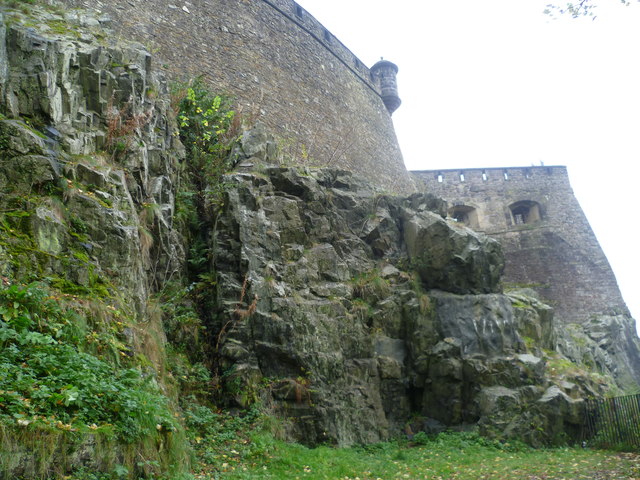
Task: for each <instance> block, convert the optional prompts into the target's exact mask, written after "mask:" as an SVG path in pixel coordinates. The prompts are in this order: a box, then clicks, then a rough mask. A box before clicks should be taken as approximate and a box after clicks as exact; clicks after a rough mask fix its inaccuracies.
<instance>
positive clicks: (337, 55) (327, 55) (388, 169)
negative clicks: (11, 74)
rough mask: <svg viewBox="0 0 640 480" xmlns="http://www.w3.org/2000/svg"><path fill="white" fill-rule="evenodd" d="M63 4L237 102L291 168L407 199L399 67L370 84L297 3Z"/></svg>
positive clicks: (84, 0) (80, 0) (365, 71)
mask: <svg viewBox="0 0 640 480" xmlns="http://www.w3.org/2000/svg"><path fill="white" fill-rule="evenodd" d="M61 1H62V3H64V4H66V5H68V6H72V7H82V8H87V9H93V10H99V11H101V12H103V13H107V14H108V15H109V16H110V17H111V18H112V19H113V22H112V26H113V28H114V29H115V30H116V31H117V32H118V33H119V34H121V35H123V36H126V37H128V38H131V39H134V40H138V41H140V42H142V43H143V44H145V45H147V46H148V47H149V48H150V49H151V50H152V51H153V53H154V63H155V65H156V66H161V67H162V69H163V70H164V71H165V72H166V73H167V74H168V75H169V76H171V77H173V78H174V79H179V80H185V79H188V78H194V77H197V76H202V77H203V78H204V79H205V81H206V82H207V83H209V84H210V85H211V87H212V88H213V89H215V90H216V91H218V92H220V93H226V94H228V95H231V96H233V97H235V98H236V99H237V103H238V110H239V111H240V112H241V113H244V114H247V115H248V116H249V117H251V118H253V119H255V120H259V121H261V122H262V123H265V124H266V125H267V127H268V128H269V129H270V130H272V131H273V132H274V133H275V134H277V135H278V136H280V137H281V138H282V140H283V144H285V145H286V146H288V147H287V148H288V149H289V150H290V151H289V152H285V153H288V154H289V155H290V156H291V157H293V158H292V161H293V162H294V163H299V164H307V165H312V166H319V167H322V166H333V167H341V168H345V169H347V170H351V171H352V172H355V173H358V174H360V175H361V176H363V177H364V178H366V179H368V180H369V181H371V182H372V183H373V184H376V185H379V186H381V187H383V188H385V189H386V190H389V191H391V192H397V193H407V192H411V191H414V184H413V181H412V178H411V176H410V175H409V173H408V172H407V170H406V168H405V166H404V162H403V159H402V153H401V151H400V147H399V145H398V141H397V138H396V135H395V130H394V127H393V123H392V121H391V116H390V112H392V111H393V108H394V107H397V106H398V105H399V102H400V100H399V97H398V96H397V87H396V80H395V73H396V72H397V67H396V68H395V70H393V68H391V69H389V68H385V69H383V70H384V71H379V72H378V73H379V74H378V75H372V71H371V70H370V69H369V68H368V67H367V66H366V65H364V64H363V63H362V62H361V61H360V60H359V59H358V57H356V56H355V55H354V54H353V53H352V52H351V51H350V50H349V49H348V48H347V47H346V46H345V45H344V44H343V43H342V42H340V40H339V39H338V38H336V37H335V36H334V35H333V34H332V33H331V32H330V31H329V30H328V29H327V28H325V27H324V26H323V25H322V24H321V23H320V22H319V21H318V20H316V19H315V18H314V17H313V15H311V14H310V13H309V12H307V11H306V10H305V9H304V8H302V7H301V6H300V5H298V4H297V3H296V2H295V1H293V0H250V1H247V0H190V1H188V2H187V1H184V2H179V3H175V4H173V3H172V2H166V1H165V0H144V1H142V0H109V1H105V0H103V1H100V0H61ZM387 63H389V64H391V62H387ZM391 65H393V64H391ZM383 90H384V95H383Z"/></svg>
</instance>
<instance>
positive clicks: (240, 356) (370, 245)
mask: <svg viewBox="0 0 640 480" xmlns="http://www.w3.org/2000/svg"><path fill="white" fill-rule="evenodd" d="M227 182H228V183H229V184H230V185H232V187H231V188H230V189H229V191H228V192H227V199H226V202H225V210H224V211H223V212H222V213H221V215H220V217H219V219H218V222H217V225H216V229H215V232H214V238H215V252H216V253H215V255H216V256H215V258H214V269H215V271H216V273H217V276H218V284H217V292H216V295H217V299H218V305H220V306H221V308H220V310H219V311H218V312H217V314H218V322H219V323H220V326H221V325H222V324H225V323H228V322H231V323H232V324H233V328H232V329H231V330H230V332H229V334H228V336H227V338H226V341H225V342H223V343H222V345H221V348H220V352H219V353H220V355H221V357H222V365H221V366H222V368H223V370H224V371H225V375H224V377H225V378H226V379H227V381H228V382H230V383H232V384H233V385H234V387H235V388H236V389H237V390H239V391H241V392H242V395H239V396H238V400H239V401H240V402H244V401H246V399H248V398H251V397H252V396H253V397H255V396H256V395H258V391H259V390H260V385H264V384H265V383H266V384H267V385H268V386H269V387H268V388H267V390H268V393H267V397H268V399H269V402H271V404H272V405H273V407H274V409H275V410H276V412H278V413H279V414H280V415H282V416H283V417H284V418H286V419H288V420H289V421H290V422H289V433H290V434H291V435H292V436H293V437H294V438H297V439H298V440H301V441H304V442H307V443H310V444H314V443H319V442H332V443H337V444H343V445H344V444H354V443H366V442H373V441H379V440H383V439H386V438H389V437H390V436H392V435H395V434H398V433H399V432H401V431H403V428H404V426H405V424H406V422H408V420H409V418H411V417H412V415H414V416H415V415H416V414H418V415H420V416H422V417H423V418H425V419H427V420H426V421H425V422H426V423H424V422H423V423H421V422H420V421H418V422H417V424H416V425H414V427H415V428H422V427H421V426H420V425H425V424H427V423H429V422H431V423H434V422H435V423H434V424H438V425H440V424H443V425H449V426H451V425H471V424H479V425H480V426H481V428H482V429H483V431H484V432H485V433H488V434H493V435H507V436H512V437H516V436H517V437H522V438H526V439H527V440H528V441H530V442H531V443H534V444H544V443H550V442H554V441H559V440H560V439H561V438H562V432H564V431H565V430H567V431H570V432H575V431H577V429H578V428H579V424H580V421H581V419H580V418H579V415H577V413H576V412H578V410H579V408H580V405H581V402H582V400H581V398H583V397H585V396H587V395H599V394H601V392H602V391H603V389H604V388H605V387H604V386H603V385H601V384H599V383H598V382H597V381H595V380H593V379H591V378H590V377H589V376H588V375H586V376H585V375H582V373H578V371H577V370H576V371H575V372H573V371H571V372H567V371H563V374H562V375H556V374H555V373H553V372H551V371H550V365H551V364H552V363H551V362H552V361H553V362H555V363H553V365H556V364H559V363H561V361H562V362H566V363H569V364H571V362H570V361H569V360H567V359H566V358H565V357H561V356H560V354H558V353H556V352H554V348H555V344H556V341H557V339H556V337H557V334H558V333H557V332H556V330H555V329H554V325H553V314H552V310H551V309H550V308H549V307H548V306H546V305H544V304H542V303H541V302H539V301H538V300H536V299H535V298H532V297H530V296H529V295H527V292H526V291H522V292H514V293H513V294H510V295H504V294H502V293H499V284H498V279H499V273H500V269H501V268H502V257H501V252H500V247H499V245H498V244H497V243H496V242H494V241H492V240H489V239H487V238H486V237H484V236H482V235H480V234H477V233H475V232H473V231H471V230H469V229H466V228H464V227H461V226H460V225H458V224H453V223H449V222H447V221H445V220H444V219H443V218H442V216H441V213H442V209H441V204H440V203H439V202H438V201H435V200H434V199H433V197H429V196H425V195H422V196H421V195H413V196H411V197H409V198H400V197H390V196H386V195H382V194H380V193H379V192H376V191H375V190H373V189H372V188H371V187H369V186H368V185H367V184H365V183H363V182H361V181H360V180H359V179H357V178H356V177H354V176H352V175H351V174H350V173H348V172H344V171H337V170H295V169H286V168H280V167H270V166H264V167H262V168H258V169H257V170H255V171H254V172H242V173H235V174H231V175H229V176H228V177H227ZM442 259H444V260H442ZM243 291H244V295H242V292H243ZM490 292H493V293H490ZM252 299H253V300H254V301H255V306H256V311H255V313H253V314H252V315H247V316H238V315H237V312H238V311H239V310H243V309H244V311H246V309H247V306H248V304H249V302H250V301H251V300H252ZM563 365H564V364H563ZM554 372H555V370H554ZM580 375H582V376H580ZM577 377H580V378H577ZM569 380H571V381H569ZM532 425H533V427H532ZM412 428H413V427H412Z"/></svg>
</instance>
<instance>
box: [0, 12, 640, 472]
mask: <svg viewBox="0 0 640 480" xmlns="http://www.w3.org/2000/svg"><path fill="white" fill-rule="evenodd" d="M50 20H51V19H48V17H47V16H46V15H45V16H44V17H43V18H42V22H41V23H40V26H39V28H38V29H35V28H24V27H20V26H19V25H18V24H17V23H16V24H12V26H11V27H7V28H3V29H0V93H1V94H2V99H3V112H4V113H3V116H2V117H1V118H0V153H1V155H0V193H1V195H0V235H1V238H0V240H1V241H0V281H1V282H2V283H3V285H4V284H11V283H19V282H22V281H28V280H30V279H33V278H36V279H38V280H41V281H43V282H45V283H46V284H47V285H48V286H50V287H51V288H52V289H55V290H56V291H58V292H61V293H62V294H65V295H70V296H72V297H73V296H74V295H83V294H87V293H88V294H90V296H91V297H92V298H91V300H95V302H94V303H93V306H95V305H98V306H99V307H100V308H102V310H101V312H102V313H101V314H100V315H97V317H100V318H98V320H95V323H100V321H99V320H104V322H106V323H109V322H110V325H111V324H114V325H118V324H121V323H122V322H121V320H123V319H125V317H126V321H127V322H128V323H127V327H126V328H121V327H118V328H120V329H118V328H116V327H114V328H115V330H114V331H115V333H114V334H113V339H114V340H115V342H114V344H115V345H116V347H118V348H120V350H117V349H116V355H117V356H118V357H120V356H123V357H129V356H131V357H135V356H136V354H137V353H141V354H144V349H145V344H147V343H148V344H152V343H153V342H154V341H155V342H156V349H155V351H154V352H153V355H149V356H148V361H147V363H146V364H145V365H144V366H143V365H141V364H140V365H136V368H140V370H141V371H142V370H143V371H144V372H145V375H146V376H148V377H149V378H153V379H156V378H157V379H159V378H160V375H159V374H158V372H160V371H162V369H163V368H165V365H164V363H163V362H164V360H163V359H164V357H163V355H162V352H163V348H164V344H163V341H164V334H163V332H162V330H161V327H160V326H159V325H158V323H159V322H158V321H157V317H158V315H155V316H154V314H153V309H152V308H149V301H150V292H153V291H155V290H157V289H160V288H161V287H162V286H163V285H165V283H166V282H167V281H168V280H169V279H170V278H172V277H173V278H179V277H181V275H183V273H184V270H185V269H186V267H185V263H186V260H185V253H184V252H185V250H186V248H187V246H186V245H185V244H184V239H183V238H182V237H181V236H180V235H179V234H178V233H177V232H176V230H175V228H174V223H176V222H177V212H176V202H175V199H176V194H177V179H178V171H179V159H180V158H181V154H182V148H181V145H180V144H179V142H177V141H176V140H174V139H175V136H174V133H175V124H174V120H173V119H172V113H171V111H170V108H169V102H168V100H167V96H166V85H165V84H164V82H163V81H162V79H160V78H157V77H155V76H154V75H153V74H152V73H151V72H150V70H149V55H148V54H147V53H146V51H145V50H144V49H143V48H142V47H140V46H139V45H135V44H130V45H125V46H118V47H116V46H115V45H111V44H110V43H109V42H108V41H106V40H105V39H104V38H103V37H100V36H97V33H96V32H94V30H93V29H94V28H95V27H96V26H97V25H98V24H99V21H98V20H95V19H91V18H85V17H82V16H81V15H79V14H77V13H72V14H69V15H68V18H67V19H66V20H65V21H66V22H71V24H72V25H74V27H73V28H74V30H73V32H74V36H75V39H74V40H69V38H68V35H62V34H58V33H56V31H55V30H57V29H59V23H56V22H54V21H50ZM54 20H55V19H54ZM65 25H66V23H65ZM54 27H56V28H55V29H54ZM233 155H235V156H238V157H239V158H240V162H239V165H240V167H239V168H238V171H236V172H233V173H231V174H229V175H227V177H226V178H225V181H224V185H225V186H226V190H225V201H224V209H223V210H222V211H221V213H220V214H219V215H218V216H217V219H216V221H215V225H214V227H213V228H212V231H210V232H204V234H203V235H202V238H203V239H207V240H209V239H210V241H211V244H210V245H208V247H209V248H210V250H211V251H212V252H213V257H212V258H211V265H210V271H207V272H205V274H206V275H205V276H206V277H207V278H208V279H209V280H210V282H209V283H207V285H215V288H211V290H210V291H208V292H206V293H208V294H209V295H208V298H207V299H206V302H203V304H206V305H211V310H212V311H209V312H205V314H204V315H203V316H206V320H207V321H206V322H202V324H203V325H204V324H206V326H207V328H208V329H209V332H208V335H209V338H210V339H211V343H212V345H211V350H212V352H213V354H214V356H215V358H213V359H211V363H212V364H213V365H214V367H215V368H216V369H218V372H216V373H219V374H220V378H222V380H223V382H224V387H225V392H227V394H228V395H227V396H228V397H229V399H230V400H229V401H230V402H232V403H234V404H235V405H240V406H247V405H248V404H250V403H252V402H254V401H256V400H257V399H259V398H262V400H264V401H265V404H266V405H267V406H269V407H270V408H272V410H273V411H274V412H275V413H276V414H278V415H280V416H281V417H282V418H283V419H284V420H285V425H286V426H287V430H288V433H289V434H290V437H291V438H294V439H298V440H300V441H303V442H305V443H309V444H317V443H320V442H329V443H336V444H340V445H349V444H355V443H369V442H376V441H380V440H384V439H387V438H389V437H391V436H393V435H396V434H398V433H400V432H406V431H408V430H410V431H413V432H417V431H419V430H425V431H437V430H439V429H442V428H444V427H445V426H459V427H464V426H468V425H476V424H477V425H479V426H480V428H481V429H482V431H483V432H485V433H487V434H490V435H497V436H505V437H518V438H524V439H526V440H528V441H529V442H531V443H533V444H544V443H549V442H555V441H559V440H562V439H563V438H565V437H563V435H565V434H568V435H571V434H573V433H575V432H576V431H577V430H578V428H579V426H580V422H581V418H580V407H581V403H582V399H583V398H585V397H587V396H598V395H601V394H602V392H603V391H604V390H605V389H606V388H607V387H608V385H607V384H606V382H605V379H604V377H603V376H602V375H593V374H591V373H589V370H594V369H595V370H598V371H599V372H600V373H604V374H608V373H611V374H612V375H615V376H617V378H618V379H619V381H620V383H625V382H629V383H631V382H632V381H633V379H634V378H635V377H634V375H635V373H634V372H633V370H631V369H627V368H625V367H624V365H625V364H627V363H628V364H629V365H633V364H635V362H636V361H637V359H636V358H631V357H630V356H629V355H632V353H629V352H633V351H634V350H633V348H636V350H635V351H637V345H635V343H634V342H635V340H633V339H634V338H635V337H631V336H630V330H629V329H630V328H631V326H630V324H629V322H628V321H627V319H626V317H601V318H598V319H594V320H593V321H592V322H591V323H590V326H589V328H588V329H583V330H575V331H572V330H569V329H563V330H556V329H555V326H554V321H553V312H552V310H551V308H550V307H548V306H547V305H545V304H543V303H541V302H540V301H539V300H537V299H536V298H535V297H534V296H533V293H532V292H529V291H518V292H510V293H508V294H504V293H502V291H501V285H500V274H501V271H502V268H503V259H502V252H501V249H500V246H499V244H498V243H497V242H496V241H495V240H492V239H490V238H488V237H486V236H483V235H480V234H478V233H475V232H474V231H472V230H469V229H467V228H466V227H464V226H461V225H460V224H457V223H455V222H451V221H448V220H446V219H445V217H446V205H445V203H444V202H443V201H442V200H440V199H438V198H436V197H434V196H432V195H428V194H414V195H411V196H409V197H397V196H389V195H386V194H384V193H382V192H380V191H377V190H376V189H374V188H373V187H371V186H370V185H369V184H368V183H365V182H364V181H363V180H361V179H360V178H358V177H356V176H354V175H353V174H351V173H349V172H346V171H343V170H338V169H325V170H307V169H291V168H281V167H278V166H272V165H270V164H271V163H273V162H274V161H276V160H277V159H278V157H279V155H280V153H279V152H278V149H277V147H276V142H275V141H274V140H273V139H272V138H270V137H269V135H268V134H267V133H266V132H265V131H264V129H262V128H256V129H254V130H252V131H250V132H246V133H245V135H244V136H243V138H242V140H241V142H240V144H239V146H238V148H237V149H236V150H235V151H234V152H233ZM187 161H188V159H187ZM210 217H211V215H210ZM196 223H197V222H196ZM203 258H206V257H204V256H203ZM199 294H200V296H201V297H205V296H206V295H205V291H204V289H202V291H201V292H200V293H199ZM87 296H89V295H87ZM87 296H83V297H78V298H80V301H78V302H77V304H78V305H80V307H78V308H85V307H86V306H87V305H88V304H90V301H89V300H88V299H87ZM74 298H75V297H74ZM115 307H118V308H119V309H120V310H122V312H126V315H125V314H121V315H122V316H120V317H116V316H113V317H110V316H109V315H111V313H106V314H105V313H104V312H112V311H113V310H115ZM90 309H91V308H87V310H90ZM95 310H96V311H98V309H97V308H96V309H95ZM93 313H95V312H92V314H93ZM199 313H202V312H199ZM114 315H115V314H114ZM102 317H104V318H102ZM154 318H155V319H156V321H155V323H154V321H153V319H154ZM210 319H211V321H209V320H210ZM197 327H198V328H199V327H200V324H197ZM154 339H155V340H154ZM629 339H631V340H629ZM625 342H627V343H625ZM623 344H624V345H627V346H626V347H624V348H622V349H620V345H623ZM625 352H626V353H625ZM625 355H627V356H625ZM149 363H153V366H155V369H154V368H153V366H151V367H150V366H149V365H148V364H149ZM161 383H162V382H161V381H160V380H158V384H159V386H158V389H161V387H162V385H160V384H161ZM11 421H13V419H12V420H11ZM153 430H155V425H154V426H153ZM155 434H156V435H161V433H158V432H155ZM88 443H91V442H90V441H89V442H86V444H88ZM149 444H153V445H155V446H156V447H157V448H156V451H155V453H154V454H155V455H157V458H158V459H159V460H162V459H163V458H164V457H163V452H164V448H165V444H163V443H162V442H155V443H154V442H149ZM54 445H55V443H54ZM60 445H62V447H64V448H66V446H65V445H64V444H63V443H61V444H60ZM62 447H61V448H62ZM20 448H21V450H20ZM83 448H84V447H83ZM154 448H155V447H154ZM69 450H70V451H71V448H70V449H69ZM80 450H82V449H79V450H78V452H79V453H78V452H74V455H75V454H76V453H77V454H78V455H81V454H82V455H81V456H83V458H84V457H86V458H87V460H86V461H84V463H83V464H84V465H85V466H88V467H91V468H93V467H96V468H98V467H97V465H98V464H100V462H101V459H99V458H95V456H94V455H93V453H92V452H90V451H88V452H86V451H80ZM54 453H55V452H54ZM54 453H52V454H51V455H50V457H52V458H54V457H55V455H54ZM120 453H122V452H120ZM120 453H119V452H115V453H114V454H113V456H114V457H115V456H116V455H119V454H120ZM29 454H30V450H29V449H28V448H26V447H25V446H24V445H22V446H18V449H17V450H16V451H15V452H13V453H12V455H14V456H15V457H16V458H18V457H20V458H22V459H28V458H30V457H29ZM110 455H111V454H110ZM123 455H124V454H123ZM167 461H169V460H167ZM26 463H27V461H26V460H25V462H22V460H20V461H16V466H15V467H14V468H13V470H12V472H11V474H12V475H13V476H21V475H25V471H26V469H27V467H26V466H24V465H25V464H26ZM54 467H56V466H55V465H54ZM52 468H53V467H52ZM60 468H62V467H60ZM147 473H148V474H149V475H150V474H151V473H153V472H147Z"/></svg>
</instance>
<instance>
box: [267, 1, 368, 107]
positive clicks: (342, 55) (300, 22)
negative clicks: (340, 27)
mask: <svg viewBox="0 0 640 480" xmlns="http://www.w3.org/2000/svg"><path fill="white" fill-rule="evenodd" d="M258 1H261V2H264V3H265V4H267V5H268V6H270V7H271V8H273V9H274V10H276V11H277V12H278V13H280V14H281V15H282V16H283V17H284V18H286V19H287V20H289V21H291V22H293V24H295V25H297V26H298V27H300V28H301V29H302V30H304V31H305V32H306V33H308V34H309V35H310V36H311V38H313V39H314V40H315V41H316V42H318V45H319V46H320V47H322V48H326V49H327V50H328V51H329V52H330V53H331V54H332V55H333V56H334V57H335V58H336V60H338V61H339V62H341V63H342V64H343V65H344V66H345V68H347V70H350V71H351V72H353V74H354V75H355V76H356V77H357V78H358V79H359V80H360V81H362V82H363V83H364V84H365V85H367V86H368V87H369V88H371V89H372V90H373V91H374V92H375V93H376V94H378V95H380V94H381V92H380V90H379V88H378V87H377V86H376V85H375V83H374V81H373V78H372V76H371V71H370V70H369V68H368V67H367V66H366V65H365V64H364V63H363V62H362V61H360V59H359V58H358V57H357V56H356V55H355V54H354V53H353V52H351V50H349V48H347V46H346V45H345V44H344V43H342V42H341V41H340V40H339V39H338V38H337V37H336V36H335V35H333V34H332V33H331V32H330V31H329V30H328V29H327V28H326V27H325V26H324V25H322V23H320V22H319V21H318V20H317V19H316V18H315V17H314V16H313V15H311V14H310V13H309V12H308V11H307V10H305V9H304V8H303V7H302V6H300V5H298V3H297V2H295V1H294V0H258Z"/></svg>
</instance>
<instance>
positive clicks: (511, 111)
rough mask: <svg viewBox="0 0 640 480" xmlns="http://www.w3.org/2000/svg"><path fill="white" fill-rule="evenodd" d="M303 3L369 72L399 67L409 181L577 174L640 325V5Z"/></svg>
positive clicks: (398, 119)
mask: <svg viewBox="0 0 640 480" xmlns="http://www.w3.org/2000/svg"><path fill="white" fill-rule="evenodd" d="M297 1H298V3H299V4H300V5H301V6H302V7H303V8H304V9H305V10H307V11H308V12H309V13H310V14H311V15H313V16H314V17H316V19H318V20H319V21H320V22H321V23H322V24H323V25H324V26H325V27H327V29H329V30H330V31H331V32H332V33H333V34H334V35H335V36H336V37H337V38H339V39H340V40H341V41H342V42H343V43H344V44H345V45H346V46H347V47H348V48H349V49H350V50H351V51H352V52H353V53H354V54H355V55H356V56H358V57H359V58H360V60H361V61H362V62H363V63H365V64H367V65H368V66H371V65H373V64H374V63H375V62H377V61H378V60H380V57H384V59H386V60H390V61H392V62H394V63H395V64H397V65H398V67H399V72H398V89H399V95H400V98H401V99H402V105H401V106H400V108H399V109H398V110H397V111H396V112H395V113H394V114H393V122H394V125H395V129H396V134H397V136H398V140H399V142H400V147H401V149H402V153H403V156H404V161H405V165H406V166H407V168H408V169H410V170H429V169H440V168H442V169H446V168H471V167H510V166H529V165H540V164H541V162H543V163H544V164H545V165H566V166H567V169H568V172H569V178H570V181H571V185H572V187H573V190H574V192H575V194H576V196H577V198H578V201H579V202H580V205H581V206H582V208H583V210H584V212H585V214H586V215H587V218H588V219H589V222H590V224H591V227H592V228H593V230H594V232H595V234H596V236H597V238H598V241H599V242H600V245H601V246H602V248H603V250H604V252H605V255H606V256H607V258H608V259H609V262H610V264H611V266H612V268H613V270H614V273H615V274H616V278H617V280H618V284H619V286H620V288H621V291H622V294H623V297H624V299H625V301H626V303H627V305H628V307H629V308H630V310H631V313H632V315H633V316H634V318H635V319H636V320H637V321H640V277H639V275H638V272H640V241H639V237H640V182H639V180H640V179H639V177H640V162H639V160H640V61H639V57H640V55H639V52H640V3H638V4H633V3H632V4H631V5H630V6H627V7H625V6H623V5H621V4H620V2H619V1H618V0H596V1H597V2H598V7H597V9H596V17H595V18H594V19H592V18H578V19H572V18H570V17H557V18H553V17H550V16H549V15H545V14H544V13H543V11H544V8H545V5H546V4H547V3H549V1H550V0H483V1H478V0H456V1H448V0H438V1H435V0H422V1H416V0H394V2H389V1H388V0H385V1H382V0H297Z"/></svg>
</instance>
